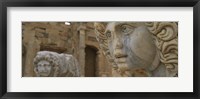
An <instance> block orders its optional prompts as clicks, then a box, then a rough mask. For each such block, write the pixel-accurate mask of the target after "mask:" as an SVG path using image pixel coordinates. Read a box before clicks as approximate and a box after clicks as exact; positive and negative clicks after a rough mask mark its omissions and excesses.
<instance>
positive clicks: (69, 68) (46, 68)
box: [34, 51, 80, 77]
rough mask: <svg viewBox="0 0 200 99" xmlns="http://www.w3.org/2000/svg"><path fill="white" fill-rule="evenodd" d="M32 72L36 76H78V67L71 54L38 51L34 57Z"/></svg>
mask: <svg viewBox="0 0 200 99" xmlns="http://www.w3.org/2000/svg"><path fill="white" fill-rule="evenodd" d="M34 72H35V73H36V76H38V77H79V76H80V67H79V64H78V61H77V60H76V58H74V57H73V56H72V55H69V54H58V53H56V52H50V51H39V52H37V55H36V57H35V58H34Z"/></svg>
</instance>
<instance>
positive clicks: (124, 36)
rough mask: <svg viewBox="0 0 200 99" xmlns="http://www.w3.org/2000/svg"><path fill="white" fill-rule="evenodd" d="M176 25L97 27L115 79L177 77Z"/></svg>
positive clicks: (155, 23) (97, 25) (152, 23)
mask: <svg viewBox="0 0 200 99" xmlns="http://www.w3.org/2000/svg"><path fill="white" fill-rule="evenodd" d="M177 25H178V24H177V23H175V22H148V23H145V22H110V23H95V31H96V36H97V40H98V41H99V43H100V48H101V49H102V51H103V52H104V54H105V55H106V57H107V59H108V60H109V62H110V63H111V64H112V65H113V76H126V77H133V76H134V77H174V76H177V74H178V40H177V39H178V26H177Z"/></svg>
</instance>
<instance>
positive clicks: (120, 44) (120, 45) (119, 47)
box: [116, 40, 123, 49]
mask: <svg viewBox="0 0 200 99" xmlns="http://www.w3.org/2000/svg"><path fill="white" fill-rule="evenodd" d="M121 48H123V44H122V42H121V41H120V40H117V44H116V49H121Z"/></svg>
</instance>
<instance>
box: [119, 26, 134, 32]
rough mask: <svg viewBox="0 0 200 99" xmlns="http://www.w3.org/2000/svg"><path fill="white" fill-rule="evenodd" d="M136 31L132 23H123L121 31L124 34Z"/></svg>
mask: <svg viewBox="0 0 200 99" xmlns="http://www.w3.org/2000/svg"><path fill="white" fill-rule="evenodd" d="M133 31H134V27H133V26H130V25H122V26H121V32H122V33H124V34H130V33H131V32H133Z"/></svg>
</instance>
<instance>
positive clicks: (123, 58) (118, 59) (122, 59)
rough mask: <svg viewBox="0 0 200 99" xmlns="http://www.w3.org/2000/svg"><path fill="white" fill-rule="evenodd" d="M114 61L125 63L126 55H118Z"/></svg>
mask: <svg viewBox="0 0 200 99" xmlns="http://www.w3.org/2000/svg"><path fill="white" fill-rule="evenodd" d="M115 60H116V63H126V62H127V56H126V57H125V56H124V57H118V58H116V59H115Z"/></svg>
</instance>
